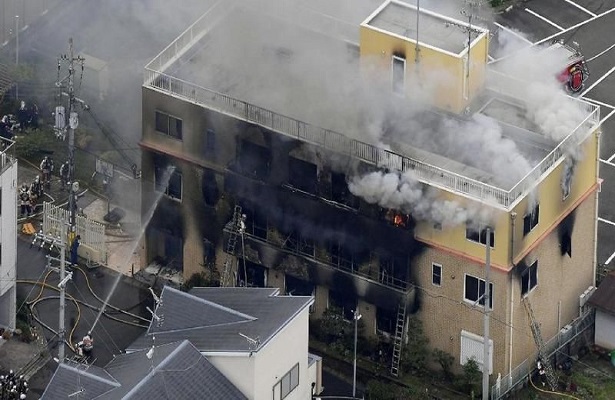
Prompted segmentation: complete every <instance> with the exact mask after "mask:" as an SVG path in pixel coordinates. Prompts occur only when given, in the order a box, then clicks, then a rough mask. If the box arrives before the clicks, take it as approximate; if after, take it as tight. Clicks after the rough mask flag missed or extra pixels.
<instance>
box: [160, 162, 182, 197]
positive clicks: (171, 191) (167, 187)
mask: <svg viewBox="0 0 615 400" xmlns="http://www.w3.org/2000/svg"><path fill="white" fill-rule="evenodd" d="M154 168H155V169H154V180H155V189H156V191H157V192H163V193H164V194H166V195H167V196H169V197H170V198H172V199H176V200H181V199H182V173H181V171H179V169H177V168H174V169H169V168H167V167H162V166H161V165H160V164H158V165H156V166H155V167H154Z"/></svg>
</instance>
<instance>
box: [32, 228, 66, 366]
mask: <svg viewBox="0 0 615 400" xmlns="http://www.w3.org/2000/svg"><path fill="white" fill-rule="evenodd" d="M64 233H65V232H64V229H63V228H62V232H61V233H60V235H59V236H57V237H54V236H52V235H47V234H43V231H42V230H41V231H40V232H38V233H36V234H35V235H34V239H33V240H32V244H31V246H34V245H38V246H39V250H40V249H42V248H44V247H45V246H46V245H49V250H51V249H54V248H55V249H57V250H58V251H59V252H60V268H59V272H60V283H58V288H59V289H60V309H59V310H60V312H59V314H60V315H59V321H58V342H59V346H58V360H60V362H61V363H63V362H64V359H65V353H64V350H65V349H64V343H65V341H66V323H65V322H66V314H65V311H66V284H67V283H68V281H69V280H71V279H72V277H73V273H72V272H69V273H68V274H66V239H65V235H64ZM52 259H53V260H56V261H57V259H55V258H53V257H50V256H47V260H48V263H50V262H51V260H52Z"/></svg>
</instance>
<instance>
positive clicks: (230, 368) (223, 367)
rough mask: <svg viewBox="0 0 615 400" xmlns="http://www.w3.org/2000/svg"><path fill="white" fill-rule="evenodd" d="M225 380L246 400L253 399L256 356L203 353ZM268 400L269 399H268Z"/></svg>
mask: <svg viewBox="0 0 615 400" xmlns="http://www.w3.org/2000/svg"><path fill="white" fill-rule="evenodd" d="M203 355H204V356H205V357H207V359H208V360H209V362H211V363H212V364H213V365H214V366H215V367H216V368H218V370H219V371H220V372H222V373H223V374H224V376H226V378H227V379H228V380H229V381H231V383H233V385H235V386H236V387H237V389H239V390H241V393H243V394H244V395H246V397H247V398H248V399H251V400H252V399H254V396H253V393H254V369H255V364H256V358H257V355H253V356H252V357H248V355H247V354H246V355H230V354H229V353H227V354H224V353H203ZM268 400H269V399H268Z"/></svg>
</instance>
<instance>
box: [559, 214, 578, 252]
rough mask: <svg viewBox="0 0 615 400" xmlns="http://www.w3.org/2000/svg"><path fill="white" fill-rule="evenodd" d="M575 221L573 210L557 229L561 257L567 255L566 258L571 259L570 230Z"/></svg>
mask: <svg viewBox="0 0 615 400" xmlns="http://www.w3.org/2000/svg"><path fill="white" fill-rule="evenodd" d="M575 219H576V210H573V211H572V212H571V213H570V214H568V215H567V216H566V218H564V220H563V221H562V222H561V223H560V224H559V226H558V227H557V233H558V236H559V243H560V250H561V253H562V256H563V255H566V254H567V255H568V257H572V230H573V229H574V222H575Z"/></svg>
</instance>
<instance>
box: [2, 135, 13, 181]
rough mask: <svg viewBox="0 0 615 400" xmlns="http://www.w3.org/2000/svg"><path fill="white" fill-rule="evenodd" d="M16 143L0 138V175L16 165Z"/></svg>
mask: <svg viewBox="0 0 615 400" xmlns="http://www.w3.org/2000/svg"><path fill="white" fill-rule="evenodd" d="M15 160H16V158H15V142H14V141H12V140H10V139H5V138H0V173H2V172H4V171H5V170H6V168H7V167H10V166H11V165H13V163H15Z"/></svg>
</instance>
